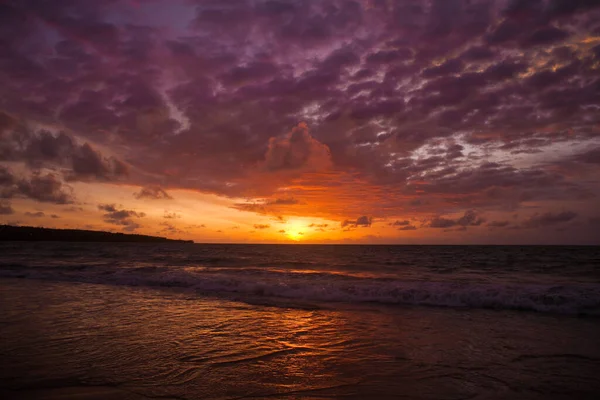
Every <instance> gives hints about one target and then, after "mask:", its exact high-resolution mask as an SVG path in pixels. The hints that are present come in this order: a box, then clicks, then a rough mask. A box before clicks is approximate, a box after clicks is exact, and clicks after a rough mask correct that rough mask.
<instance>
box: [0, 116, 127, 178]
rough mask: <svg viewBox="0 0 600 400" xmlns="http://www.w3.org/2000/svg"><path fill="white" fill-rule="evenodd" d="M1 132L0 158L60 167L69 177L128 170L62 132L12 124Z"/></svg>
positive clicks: (101, 175) (102, 175) (34, 165)
mask: <svg viewBox="0 0 600 400" xmlns="http://www.w3.org/2000/svg"><path fill="white" fill-rule="evenodd" d="M1 135H2V136H1V137H2V139H3V142H2V144H1V145H0V161H24V162H26V163H28V164H29V165H30V166H31V167H32V168H39V167H52V166H63V167H65V168H67V170H66V171H65V177H66V178H67V179H68V180H89V179H98V180H110V179H115V178H117V177H120V176H124V175H126V174H127V172H128V168H127V166H126V165H125V164H124V163H123V162H122V161H119V160H117V159H116V158H115V157H105V156H103V155H101V154H100V152H98V151H97V150H95V149H93V148H92V146H90V144H89V143H83V144H81V145H80V144H78V143H77V142H76V141H75V140H74V138H73V137H72V136H69V135H67V134H65V133H64V132H58V133H56V134H54V133H52V132H50V131H48V130H39V131H37V132H35V131H33V130H32V129H30V128H28V127H26V126H24V125H15V126H14V127H13V129H5V130H4V132H3V133H2V134H1Z"/></svg>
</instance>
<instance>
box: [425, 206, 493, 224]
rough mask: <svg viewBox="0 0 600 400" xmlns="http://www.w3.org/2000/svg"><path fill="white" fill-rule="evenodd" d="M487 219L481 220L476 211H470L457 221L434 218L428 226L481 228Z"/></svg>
mask: <svg viewBox="0 0 600 400" xmlns="http://www.w3.org/2000/svg"><path fill="white" fill-rule="evenodd" d="M483 222H485V219H483V218H481V217H480V216H479V215H478V214H477V212H476V211H474V210H469V211H467V212H465V213H464V215H463V216H462V217H460V218H457V219H450V218H444V217H435V218H432V219H431V220H430V221H429V223H428V224H427V226H428V227H429V228H451V227H453V226H459V227H464V228H466V227H467V226H479V225H481V224H482V223H483Z"/></svg>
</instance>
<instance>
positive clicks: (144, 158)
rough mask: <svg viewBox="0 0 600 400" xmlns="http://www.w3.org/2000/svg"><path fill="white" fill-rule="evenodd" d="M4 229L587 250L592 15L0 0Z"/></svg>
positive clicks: (391, 5) (595, 145)
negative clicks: (569, 246)
mask: <svg viewBox="0 0 600 400" xmlns="http://www.w3.org/2000/svg"><path fill="white" fill-rule="evenodd" d="M0 140H1V141H0V223H4V224H11V225H29V226H45V227H56V228H81V229H94V230H110V231H115V232H126V233H140V234H149V235H159V236H167V237H170V238H183V239H193V240H195V241H196V242H269V243H280V242H283V243H296V242H300V243H314V242H317V243H398V244H402V243H409V244H412V243H457V244H463V243H464V244H468V243H498V244H504V243H507V244H519V243H523V244H530V243H531V244H535V243H550V244H555V243H556V244H560V243H564V244H593V243H595V244H600V200H599V199H600V197H599V196H600V2H598V1H594V0H517V1H508V0H498V1H493V0H355V1H351V0H306V1H304V0H296V1H294V0H218V1H217V0H169V1H167V0H164V1H163V0H137V1H136V0H93V1H91V0H89V1H88V0H60V1H58V0H0Z"/></svg>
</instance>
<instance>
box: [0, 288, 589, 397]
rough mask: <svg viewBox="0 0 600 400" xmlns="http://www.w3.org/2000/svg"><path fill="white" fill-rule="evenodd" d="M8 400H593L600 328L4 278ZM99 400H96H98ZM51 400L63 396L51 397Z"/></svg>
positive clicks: (566, 321) (506, 315) (486, 314)
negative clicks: (78, 399) (75, 399)
mask: <svg viewBox="0 0 600 400" xmlns="http://www.w3.org/2000/svg"><path fill="white" fill-rule="evenodd" d="M0 285H1V286H0V287H1V288H2V291H1V293H2V294H1V295H0V296H1V299H0V304H2V306H1V310H2V313H1V314H0V315H1V319H0V332H1V336H2V344H1V346H0V347H1V348H0V354H1V358H2V363H1V364H0V365H1V366H0V376H1V377H2V389H3V393H2V392H0V393H1V394H2V395H3V396H2V397H3V398H15V399H17V398H44V397H43V396H52V395H53V393H64V390H65V388H67V389H68V390H69V391H70V392H69V393H75V394H77V393H80V392H81V391H82V390H83V389H89V388H94V387H96V388H97V387H103V388H112V389H113V392H109V393H107V392H102V395H101V396H100V397H98V398H110V396H109V394H111V393H112V395H114V396H115V397H114V398H123V397H124V396H135V397H133V398H138V397H139V398H146V397H148V398H157V397H160V398H178V399H197V398H203V399H232V398H241V397H243V398H264V397H269V398H401V397H404V398H411V399H461V398H498V399H500V398H533V399H538V398H539V399H543V398H565V399H566V398H593V397H594V396H595V395H597V394H598V393H600V382H599V381H598V379H597V375H596V373H597V371H598V370H600V343H599V341H598V332H599V328H600V324H599V321H598V320H597V319H596V318H576V317H569V316H560V315H540V314H531V313H523V312H514V311H494V310H464V309H438V308H418V307H385V306H348V305H346V306H340V307H337V308H334V309H328V308H321V309H316V310H302V309H298V308H281V307H272V306H260V305H250V304H245V303H240V302H235V301H229V300H220V299H214V298H203V297H198V296H196V295H194V296H190V295H188V294H182V293H174V292H172V291H158V290H149V289H131V288H125V287H113V286H106V285H93V284H82V283H62V282H61V283H55V282H43V281H33V280H32V281H27V280H12V279H11V280H6V279H4V280H2V281H1V282H0ZM88 396H91V395H89V394H88ZM50 398H52V397H50Z"/></svg>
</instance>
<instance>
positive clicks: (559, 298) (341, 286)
mask: <svg viewBox="0 0 600 400" xmlns="http://www.w3.org/2000/svg"><path fill="white" fill-rule="evenodd" d="M0 252H2V254H3V255H4V256H3V257H2V259H0V277H18V278H31V279H44V280H53V281H69V282H88V283H102V284H110V285H125V286H146V287H157V286H158V287H172V288H178V289H188V290H190V291H195V292H198V293H202V294H207V295H214V296H220V297H232V296H234V297H235V298H237V299H239V300H242V301H249V300H252V301H256V299H257V298H259V299H260V301H261V302H265V301H266V302H272V303H273V304H274V305H277V304H279V303H280V302H281V301H285V302H286V304H288V302H289V300H295V301H303V302H311V301H315V302H328V303H333V302H344V303H348V302H349V303H372V302H375V303H381V304H401V305H425V306H441V307H470V308H494V309H515V310H529V311H538V312H551V313H564V314H586V315H600V247H584V246H581V247H558V246H556V247H551V246H523V247H518V246H294V245H292V246H289V245H288V246H285V245H273V246H269V245H266V246H260V245H194V244H182V245H176V244H168V245H155V244H94V243H3V244H2V243H0Z"/></svg>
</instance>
